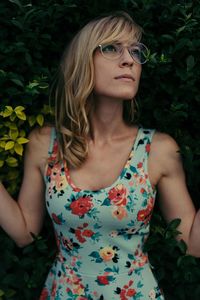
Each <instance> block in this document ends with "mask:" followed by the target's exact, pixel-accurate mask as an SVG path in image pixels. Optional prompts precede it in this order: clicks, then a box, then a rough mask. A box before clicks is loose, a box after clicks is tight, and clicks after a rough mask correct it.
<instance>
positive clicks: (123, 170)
mask: <svg viewBox="0 0 200 300" xmlns="http://www.w3.org/2000/svg"><path fill="white" fill-rule="evenodd" d="M141 132H142V127H140V126H138V129H137V133H136V137H135V139H134V141H133V146H132V148H131V151H130V153H129V155H128V158H127V160H126V162H125V164H124V166H123V169H122V170H121V172H120V174H119V176H118V177H117V178H116V179H115V181H114V182H113V183H112V184H111V185H109V186H107V187H104V188H101V189H98V190H90V189H82V188H79V187H78V186H76V185H75V184H74V183H73V181H72V180H71V176H70V171H69V169H68V167H67V163H66V161H64V171H65V176H66V179H67V182H68V184H69V186H70V187H71V188H72V190H73V191H75V192H81V193H83V194H93V193H94V194H95V193H103V192H107V191H108V190H111V189H112V188H113V187H115V186H116V185H117V183H118V181H119V179H120V180H121V179H122V178H123V177H124V175H125V169H126V165H127V163H128V161H129V160H130V159H131V158H132V156H133V153H134V151H135V148H136V145H137V143H138V140H139V139H140V135H141Z"/></svg>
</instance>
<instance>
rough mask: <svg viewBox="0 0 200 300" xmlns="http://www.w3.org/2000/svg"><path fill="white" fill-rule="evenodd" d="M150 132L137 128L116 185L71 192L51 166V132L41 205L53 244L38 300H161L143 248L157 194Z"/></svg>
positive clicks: (64, 171) (65, 177)
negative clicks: (149, 164)
mask: <svg viewBox="0 0 200 300" xmlns="http://www.w3.org/2000/svg"><path fill="white" fill-rule="evenodd" d="M153 134H154V130H147V129H143V128H142V127H140V128H139V129H138V133H137V137H136V139H135V141H134V144H133V147H132V150H131V153H130V155H129V157H128V159H127V162H126V164H125V166H124V168H123V170H122V172H121V174H120V176H119V177H118V178H117V180H116V181H115V182H114V183H113V184H112V185H111V186H109V187H107V188H104V189H101V190H97V191H91V190H83V189H80V188H78V187H76V186H75V185H74V184H73V182H72V181H71V178H70V173H69V170H68V168H67V165H66V163H65V162H63V163H58V162H56V153H57V139H56V132H55V129H54V128H53V129H52V134H51V145H50V149H49V164H48V167H47V172H46V174H45V182H46V206H47V210H48V213H49V215H50V217H51V219H52V222H53V225H54V229H55V235H56V240H57V245H58V253H57V256H56V259H55V261H54V263H53V265H52V267H51V269H50V271H49V274H48V277H47V279H46V282H45V285H44V288H43V290H42V293H41V296H40V300H132V299H134V300H148V299H157V300H163V299H164V297H163V295H162V293H161V291H160V289H159V287H158V284H157V282H156V280H155V278H154V276H153V274H152V271H151V266H150V264H149V261H148V256H147V253H144V252H143V245H144V243H145V241H146V239H147V237H148V235H149V221H150V219H151V215H152V211H153V207H154V202H155V195H156V190H155V189H153V188H152V186H151V183H150V181H149V177H148V169H147V162H148V155H149V151H150V146H151V140H152V137H153Z"/></svg>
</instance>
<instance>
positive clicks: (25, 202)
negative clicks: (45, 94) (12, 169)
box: [0, 128, 50, 247]
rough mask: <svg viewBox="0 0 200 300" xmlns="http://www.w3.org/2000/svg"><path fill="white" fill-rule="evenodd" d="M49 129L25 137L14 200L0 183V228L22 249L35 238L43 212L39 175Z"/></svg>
mask: <svg viewBox="0 0 200 300" xmlns="http://www.w3.org/2000/svg"><path fill="white" fill-rule="evenodd" d="M49 135H50V128H43V129H36V130H34V131H33V132H32V133H31V134H30V136H29V139H30V141H29V143H28V144H27V147H26V151H25V160H24V175H23V181H22V186H21V189H20V192H19V197H18V201H15V200H14V199H13V198H12V197H11V196H10V195H9V194H8V192H7V191H6V189H5V188H4V186H3V185H2V184H0V226H1V227H2V228H3V229H4V230H5V231H6V232H7V233H8V235H9V236H10V237H11V238H12V239H13V240H14V241H15V242H16V243H17V245H18V246H20V247H23V246H25V245H27V244H29V243H31V242H32V240H33V238H32V236H31V233H33V234H35V235H37V234H38V233H39V232H40V230H41V227H42V222H43V217H44V213H45V204H44V191H45V186H44V180H43V175H42V174H43V172H44V168H45V164H46V161H47V153H48V145H49Z"/></svg>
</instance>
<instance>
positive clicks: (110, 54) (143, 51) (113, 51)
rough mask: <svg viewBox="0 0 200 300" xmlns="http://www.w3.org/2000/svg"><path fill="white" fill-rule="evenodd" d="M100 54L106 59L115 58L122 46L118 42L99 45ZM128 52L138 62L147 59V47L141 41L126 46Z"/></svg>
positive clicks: (119, 53) (143, 61)
mask: <svg viewBox="0 0 200 300" xmlns="http://www.w3.org/2000/svg"><path fill="white" fill-rule="evenodd" d="M99 47H100V50H101V53H102V55H103V56H104V57H105V58H107V59H111V60H112V59H117V58H119V57H120V56H121V55H122V53H123V51H124V48H125V47H123V46H122V45H120V44H107V45H99ZM127 49H128V51H129V54H130V55H131V57H132V58H133V60H134V61H136V62H137V63H139V64H144V63H145V62H146V61H147V55H148V49H147V47H146V46H145V45H144V44H142V43H137V44H135V45H133V46H130V47H127Z"/></svg>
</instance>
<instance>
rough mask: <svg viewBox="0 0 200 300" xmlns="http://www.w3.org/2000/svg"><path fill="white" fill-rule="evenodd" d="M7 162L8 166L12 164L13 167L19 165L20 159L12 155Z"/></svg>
mask: <svg viewBox="0 0 200 300" xmlns="http://www.w3.org/2000/svg"><path fill="white" fill-rule="evenodd" d="M6 163H7V165H8V166H10V167H12V168H13V167H17V166H18V160H17V159H16V158H15V157H12V156H10V157H8V158H7V159H6Z"/></svg>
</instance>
